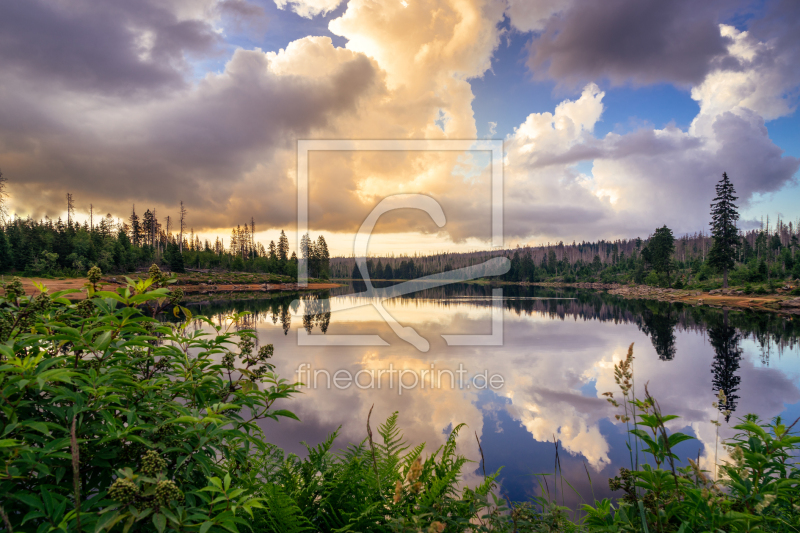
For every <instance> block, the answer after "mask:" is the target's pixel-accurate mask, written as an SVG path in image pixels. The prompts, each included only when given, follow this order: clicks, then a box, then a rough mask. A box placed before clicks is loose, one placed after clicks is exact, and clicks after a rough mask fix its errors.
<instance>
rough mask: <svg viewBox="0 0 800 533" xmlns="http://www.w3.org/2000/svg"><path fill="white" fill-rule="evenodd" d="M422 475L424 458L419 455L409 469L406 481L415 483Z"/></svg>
mask: <svg viewBox="0 0 800 533" xmlns="http://www.w3.org/2000/svg"><path fill="white" fill-rule="evenodd" d="M421 475H422V458H421V457H417V458H416V459H415V460H414V462H413V463H411V468H409V469H408V474H407V475H406V481H408V482H409V483H414V482H415V481H416V480H418V479H419V476H421Z"/></svg>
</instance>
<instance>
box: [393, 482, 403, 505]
mask: <svg viewBox="0 0 800 533" xmlns="http://www.w3.org/2000/svg"><path fill="white" fill-rule="evenodd" d="M402 497H403V482H402V481H400V480H399V479H398V480H397V483H395V484H394V503H397V502H399V501H400V499H401V498H402Z"/></svg>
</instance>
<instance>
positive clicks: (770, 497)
mask: <svg viewBox="0 0 800 533" xmlns="http://www.w3.org/2000/svg"><path fill="white" fill-rule="evenodd" d="M777 497H778V496H777V495H776V494H765V495H764V499H763V500H761V501H760V502H758V503H757V504H756V512H757V513H760V512H762V511H763V510H764V509H766V508H767V507H769V506H770V505H771V504H772V502H774V501H775V498H777Z"/></svg>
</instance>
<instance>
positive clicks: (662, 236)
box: [647, 226, 675, 278]
mask: <svg viewBox="0 0 800 533" xmlns="http://www.w3.org/2000/svg"><path fill="white" fill-rule="evenodd" d="M647 249H648V250H649V252H650V262H651V264H652V265H653V270H655V271H656V272H657V273H659V274H661V273H666V274H667V278H669V274H670V272H671V271H672V254H674V253H675V237H674V236H673V235H672V230H671V229H669V228H668V227H667V226H662V227H660V228H658V229H657V230H656V232H655V233H654V234H653V237H652V238H651V239H650V242H649V243H648V245H647Z"/></svg>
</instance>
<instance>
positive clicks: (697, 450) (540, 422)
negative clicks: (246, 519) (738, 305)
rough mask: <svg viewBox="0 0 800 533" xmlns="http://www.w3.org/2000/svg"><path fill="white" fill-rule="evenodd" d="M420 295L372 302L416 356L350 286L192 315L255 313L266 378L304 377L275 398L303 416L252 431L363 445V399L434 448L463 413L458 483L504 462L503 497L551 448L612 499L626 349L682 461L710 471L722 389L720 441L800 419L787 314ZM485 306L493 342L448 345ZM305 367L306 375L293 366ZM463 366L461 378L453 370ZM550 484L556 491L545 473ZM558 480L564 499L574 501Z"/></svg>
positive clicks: (484, 328)
mask: <svg viewBox="0 0 800 533" xmlns="http://www.w3.org/2000/svg"><path fill="white" fill-rule="evenodd" d="M420 289H421V290H419V291H417V292H414V293H413V294H409V295H405V296H401V297H397V298H393V299H391V300H387V301H385V302H384V306H385V308H386V310H387V311H388V312H389V313H390V314H391V315H392V316H394V317H395V319H396V320H397V321H398V322H399V323H400V324H402V325H403V326H406V327H412V328H413V329H414V330H416V332H417V333H419V335H421V336H422V337H424V338H425V339H427V340H428V341H429V342H430V349H429V350H428V351H427V352H421V351H419V350H417V349H416V348H415V347H414V346H412V345H410V344H409V343H407V342H405V341H403V340H401V339H400V338H398V336H397V335H395V334H394V332H393V331H392V329H391V328H390V327H389V326H388V325H387V324H386V323H385V322H384V321H383V319H382V318H381V316H380V314H379V313H378V311H377V310H376V309H375V308H374V307H373V306H372V305H369V304H371V303H372V301H371V300H370V299H368V298H363V297H359V296H357V295H356V296H352V295H349V294H350V293H352V292H353V287H341V288H339V289H336V290H334V291H332V292H331V293H323V294H320V295H307V296H303V297H302V298H301V299H300V300H299V301H297V300H295V299H294V297H277V298H272V299H268V300H252V301H243V302H231V303H218V304H213V305H206V306H201V307H200V310H199V311H200V312H202V313H203V314H206V315H208V316H214V317H215V319H216V320H224V318H223V317H224V316H226V315H227V314H228V313H230V312H232V311H243V310H247V311H251V312H252V315H251V316H250V318H249V319H248V320H249V325H250V327H255V328H256V330H257V331H258V335H259V342H260V343H262V344H264V343H272V344H273V345H274V346H275V357H274V360H273V362H274V363H275V365H276V370H277V372H279V374H280V375H281V376H282V377H284V378H287V379H290V380H293V381H298V380H301V381H304V382H306V383H307V384H309V385H312V387H306V388H304V389H303V394H301V395H298V396H297V397H295V398H294V399H292V400H290V401H287V402H285V403H284V404H283V405H281V407H284V408H288V409H291V410H292V411H294V412H295V413H296V414H297V415H298V416H299V417H300V419H301V420H302V422H295V421H291V420H283V421H281V422H280V423H266V424H265V425H264V428H265V430H266V435H267V438H268V439H269V440H270V441H271V442H273V443H275V444H277V445H279V446H281V447H282V448H284V449H285V450H287V451H289V452H294V453H298V454H301V455H302V454H303V452H304V448H303V446H302V445H301V444H300V442H301V441H305V442H308V443H309V444H316V443H318V442H320V441H322V440H323V439H324V438H325V437H326V436H327V435H328V434H329V433H331V432H333V431H335V430H336V428H338V427H339V426H341V427H342V429H341V437H340V441H339V445H340V446H344V445H346V444H347V443H348V442H358V441H361V440H362V439H364V438H365V437H366V428H365V424H366V419H367V413H368V412H369V410H370V407H371V406H373V405H374V411H373V415H372V422H373V429H374V428H375V426H376V425H377V423H379V422H381V421H383V420H385V419H386V417H388V416H389V415H390V414H391V413H392V412H394V411H399V412H400V423H401V426H402V428H403V430H404V434H405V438H406V440H408V441H409V442H410V443H413V444H416V443H419V442H423V441H424V442H427V444H428V450H429V451H432V450H433V449H435V448H436V447H437V446H439V445H440V444H442V443H443V442H444V441H445V439H446V437H447V435H448V433H449V431H450V430H451V429H452V428H453V427H454V426H456V425H458V424H460V423H465V424H466V425H467V427H466V428H464V430H463V431H462V433H461V436H460V438H459V442H460V444H459V446H460V452H461V453H463V454H464V455H466V456H467V457H469V458H470V459H472V460H474V461H475V463H474V464H472V466H470V467H469V468H468V469H467V476H466V478H467V482H468V483H475V482H477V481H478V480H479V478H480V475H481V473H482V468H483V466H485V468H486V470H487V472H488V471H494V470H496V469H497V468H499V467H501V466H503V467H504V469H503V471H502V473H501V475H500V478H499V479H500V491H501V492H503V493H505V494H507V495H508V496H509V497H511V498H512V499H515V500H521V499H525V498H527V497H528V496H530V495H532V494H535V493H538V491H539V488H538V487H539V481H538V479H539V478H537V477H536V476H535V475H536V474H540V473H550V474H552V473H553V469H554V460H555V451H556V444H555V443H556V442H557V444H558V450H559V458H560V462H561V469H562V471H563V474H564V478H565V479H567V480H568V481H569V482H570V483H571V484H572V485H573V486H574V487H575V488H576V489H577V491H578V492H580V493H581V497H582V498H584V499H586V500H591V498H592V493H594V496H596V497H598V498H600V497H605V496H610V495H611V493H610V492H609V489H608V484H607V479H608V477H609V476H613V475H614V474H616V473H617V471H618V469H619V467H620V466H630V458H629V453H628V450H627V448H626V445H625V442H626V434H625V427H624V425H623V424H621V423H619V422H618V421H617V420H616V419H615V415H616V414H618V413H620V411H619V410H618V409H616V408H614V407H613V406H612V405H610V404H609V403H608V402H607V401H606V400H605V398H604V397H603V396H602V393H603V392H606V391H613V392H615V397H619V396H620V393H619V388H618V387H617V385H616V384H615V382H614V372H613V370H614V364H615V363H616V362H618V361H619V360H620V359H622V358H624V357H625V354H626V352H627V350H628V346H629V345H630V344H631V343H635V345H634V353H635V361H634V373H635V381H636V387H637V392H639V393H643V392H644V390H643V386H644V384H645V383H649V390H650V392H651V394H652V395H653V396H654V397H655V398H656V399H657V400H658V401H659V403H660V405H661V408H662V410H663V412H665V413H673V414H677V415H680V417H681V418H680V420H678V421H676V422H675V423H673V424H672V425H671V427H670V429H671V430H675V431H678V430H680V431H683V432H685V433H688V434H691V435H694V436H695V437H697V440H695V441H688V442H686V443H683V444H681V446H680V448H681V449H680V450H678V451H679V452H680V455H681V456H683V457H686V456H689V457H697V455H698V454H700V456H701V458H702V459H703V460H704V461H705V464H706V465H707V466H710V465H711V464H712V462H713V459H714V453H715V439H716V432H715V427H714V426H713V425H712V424H711V423H710V420H711V419H717V418H718V416H720V415H719V414H718V410H717V409H716V408H714V407H712V403H713V402H714V401H715V395H716V392H717V390H719V388H720V387H722V388H723V389H724V390H725V392H726V393H727V394H728V396H729V405H727V406H726V407H727V408H729V409H730V410H732V411H733V414H732V416H731V417H730V421H729V422H726V421H725V420H724V417H720V420H721V421H722V422H723V425H722V428H721V430H720V433H721V436H723V437H725V436H730V435H732V434H733V430H732V429H731V427H732V426H733V425H734V424H735V423H736V421H737V417H739V416H743V415H744V414H746V413H753V412H754V413H758V414H760V415H761V416H762V417H763V418H765V419H768V418H772V417H775V416H778V415H780V416H783V417H785V418H787V419H790V420H789V422H791V421H794V419H795V418H797V417H798V416H800V357H799V356H800V353H798V352H799V351H800V349H799V348H798V343H797V340H798V334H800V331H799V330H800V327H798V324H797V321H795V322H792V321H788V320H784V319H781V318H779V317H776V316H773V315H766V314H755V313H742V312H734V311H728V312H722V311H719V310H713V309H704V308H698V307H689V306H682V305H675V304H667V303H659V302H647V301H630V300H622V299H618V298H615V297H613V296H609V295H608V294H606V293H604V292H600V291H585V290H584V291H576V290H566V289H565V290H553V289H545V288H538V287H508V286H506V287H503V294H502V296H497V295H493V293H492V289H491V288H490V287H484V286H478V285H451V286H447V287H441V288H436V289H424V288H422V287H420ZM364 304H366V305H364ZM493 306H494V308H495V310H496V311H495V312H497V310H501V311H500V312H501V313H502V318H503V345H502V346H448V345H447V344H446V343H445V341H444V339H443V338H442V335H443V334H444V335H451V334H471V335H477V334H487V335H488V334H489V333H490V332H491V328H492V310H493ZM196 310H197V309H196ZM298 331H300V332H301V333H303V334H310V335H313V336H314V337H312V338H311V340H312V341H320V340H325V341H327V340H328V339H334V337H333V336H335V335H345V334H360V335H379V336H380V337H381V338H382V339H383V340H384V341H386V343H387V344H388V345H385V346H298ZM301 365H305V366H303V367H302V370H304V371H306V372H305V373H302V374H298V369H299V368H301ZM389 369H395V370H398V369H402V370H406V371H407V372H406V374H405V375H404V376H403V377H404V383H405V385H406V386H411V385H413V382H414V379H419V377H420V376H422V377H423V381H425V385H424V387H422V386H418V387H416V388H413V389H407V390H406V389H404V390H402V391H401V390H400V389H399V388H398V386H397V382H396V381H394V380H395V379H396V377H393V378H392V383H390V381H389V380H390V376H391V375H392V374H390V373H389V372H386V370H389ZM459 369H462V374H461V375H462V377H463V382H462V383H461V385H462V386H459V383H458V382H456V383H455V384H453V383H452V382H451V378H450V377H449V376H450V374H449V372H453V373H454V375H456V373H457V371H458V370H459ZM379 370H384V374H383V375H382V379H381V380H380V384H381V387H380V388H378V385H377V379H375V376H378V371H379ZM309 371H310V373H309ZM337 371H346V372H347V373H349V375H350V376H354V375H355V374H356V373H358V372H359V371H367V372H362V373H361V374H360V375H359V384H360V385H361V387H356V386H355V385H353V384H352V383H351V384H350V385H349V386H345V385H346V381H345V379H344V378H346V376H347V375H348V374H347V373H344V372H342V373H340V374H339V375H340V378H341V379H340V382H339V384H340V387H339V388H337V387H336V386H335V385H334V384H333V383H331V385H330V386H328V383H327V378H326V377H325V375H326V374H325V373H327V374H328V375H331V376H333V375H334V374H335V372H337ZM423 371H427V372H428V373H427V374H425V373H423ZM431 372H433V374H431ZM436 372H438V373H439V374H438V375H439V380H438V383H436V378H435V377H434V384H436V385H438V386H435V387H433V388H432V387H431V386H430V377H431V375H433V376H436ZM315 373H316V377H317V384H316V385H317V386H316V387H313V384H314V383H313V377H314V375H315ZM484 373H485V374H486V375H488V376H490V377H491V376H492V375H497V376H502V380H503V384H502V386H500V387H495V388H492V387H491V386H486V385H485V384H484V381H483V379H482V378H477V379H474V378H475V377H476V376H477V375H478V374H484ZM396 375H397V374H396V373H395V374H394V376H396ZM370 376H372V379H370ZM415 376H416V377H415ZM498 383H499V378H495V381H494V384H495V385H497V384H498ZM390 385H393V386H391V387H390ZM453 385H455V386H453ZM476 434H477V436H478V437H479V438H480V440H481V444H482V447H483V452H484V457H485V461H486V464H485V465H482V464H481V461H480V457H481V456H480V453H479V450H478V444H477V441H476V438H475V435H476ZM722 453H723V451H722V450H720V454H722ZM587 473H588V475H590V476H591V479H592V483H591V484H590V482H589V479H588V475H587ZM548 480H549V485H552V481H551V480H552V477H550V478H548ZM564 487H565V489H566V490H565V494H564V497H565V498H566V502H567V503H570V502H575V501H577V500H578V499H579V498H578V496H576V495H575V494H574V493H572V492H571V491H570V490H569V489H568V487H566V485H564ZM549 488H550V490H555V489H554V488H553V487H552V486H549ZM559 490H561V487H559ZM558 498H559V501H560V500H561V499H562V496H561V494H559V496H558Z"/></svg>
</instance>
